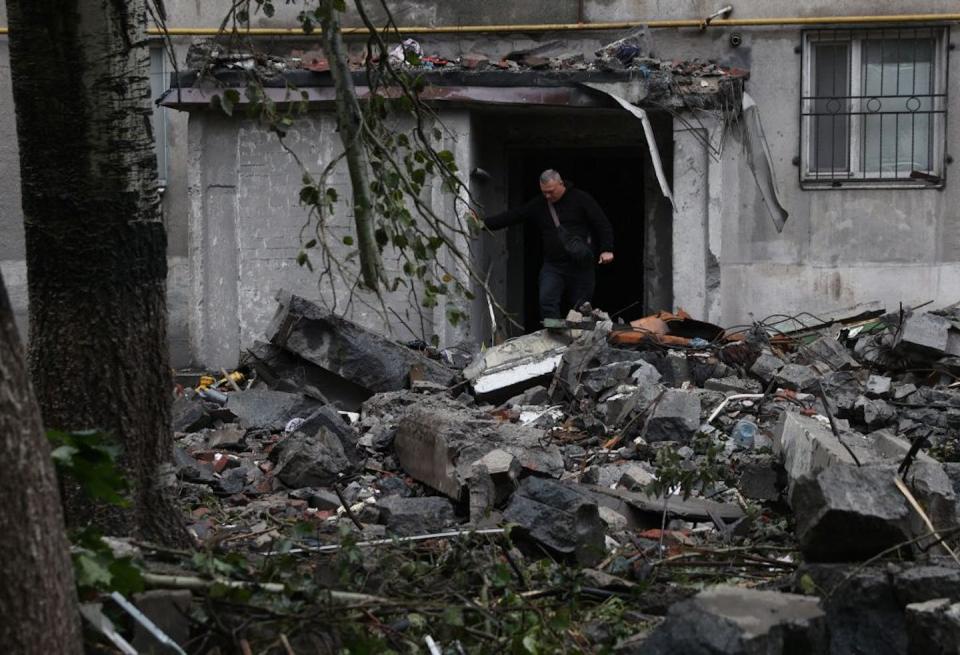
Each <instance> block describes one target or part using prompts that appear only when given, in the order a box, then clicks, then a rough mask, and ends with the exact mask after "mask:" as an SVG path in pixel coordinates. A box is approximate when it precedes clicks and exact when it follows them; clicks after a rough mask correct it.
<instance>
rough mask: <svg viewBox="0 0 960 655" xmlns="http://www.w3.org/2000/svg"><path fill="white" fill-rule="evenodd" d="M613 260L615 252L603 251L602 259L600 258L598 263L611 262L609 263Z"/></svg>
mask: <svg viewBox="0 0 960 655" xmlns="http://www.w3.org/2000/svg"><path fill="white" fill-rule="evenodd" d="M612 261H613V253H612V252H602V253H600V259H599V261H597V263H598V264H609V263H610V262H612Z"/></svg>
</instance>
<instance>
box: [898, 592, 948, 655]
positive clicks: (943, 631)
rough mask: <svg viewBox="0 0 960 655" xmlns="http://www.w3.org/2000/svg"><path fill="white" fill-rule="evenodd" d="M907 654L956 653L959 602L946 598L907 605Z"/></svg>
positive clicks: (942, 654) (936, 654) (937, 654)
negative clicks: (952, 601)
mask: <svg viewBox="0 0 960 655" xmlns="http://www.w3.org/2000/svg"><path fill="white" fill-rule="evenodd" d="M906 617H907V638H908V639H909V644H910V646H909V650H908V651H907V652H908V653H909V655H956V653H958V652H960V603H951V602H950V600H949V599H947V598H938V599H936V600H928V601H926V602H924V603H912V604H910V605H907V607H906Z"/></svg>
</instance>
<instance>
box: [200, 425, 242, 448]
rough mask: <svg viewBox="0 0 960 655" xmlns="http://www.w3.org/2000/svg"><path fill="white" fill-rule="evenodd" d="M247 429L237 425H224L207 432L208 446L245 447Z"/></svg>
mask: <svg viewBox="0 0 960 655" xmlns="http://www.w3.org/2000/svg"><path fill="white" fill-rule="evenodd" d="M246 434H247V431H246V430H244V429H243V428H241V427H238V426H236V425H224V426H223V427H221V428H218V429H216V430H211V431H210V432H209V433H207V447H208V448H213V449H217V448H223V449H227V450H235V449H239V448H243V439H244V437H245V436H246Z"/></svg>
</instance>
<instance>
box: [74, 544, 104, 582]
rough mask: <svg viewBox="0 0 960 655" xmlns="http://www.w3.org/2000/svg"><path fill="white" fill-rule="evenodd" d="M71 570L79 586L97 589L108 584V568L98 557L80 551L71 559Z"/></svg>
mask: <svg viewBox="0 0 960 655" xmlns="http://www.w3.org/2000/svg"><path fill="white" fill-rule="evenodd" d="M73 572H74V576H75V577H76V580H77V585H78V586H80V587H93V588H95V589H99V588H102V587H107V586H108V585H109V584H110V570H109V569H108V568H107V567H106V566H104V565H103V563H102V562H100V561H99V559H98V558H96V557H94V556H93V555H90V554H88V553H80V554H78V555H77V556H76V557H74V559H73Z"/></svg>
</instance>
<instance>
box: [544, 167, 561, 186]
mask: <svg viewBox="0 0 960 655" xmlns="http://www.w3.org/2000/svg"><path fill="white" fill-rule="evenodd" d="M547 182H563V178H562V177H560V173H558V172H556V171H555V170H553V169H552V168H548V169H547V170H545V171H544V172H542V173H540V184H546V183H547Z"/></svg>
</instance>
